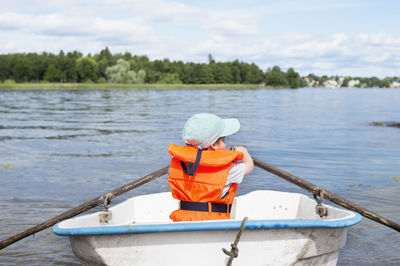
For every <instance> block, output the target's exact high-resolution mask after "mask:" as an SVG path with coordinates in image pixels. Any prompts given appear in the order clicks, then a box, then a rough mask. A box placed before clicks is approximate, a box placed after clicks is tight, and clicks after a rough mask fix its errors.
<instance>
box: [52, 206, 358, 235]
mask: <svg viewBox="0 0 400 266" xmlns="http://www.w3.org/2000/svg"><path fill="white" fill-rule="evenodd" d="M348 212H350V213H351V214H352V215H350V216H351V217H349V218H344V219H343V218H342V219H335V220H310V219H284V220H271V219H269V220H248V221H247V222H246V225H245V229H250V230H251V229H253V230H257V229H279V228H283V229H286V228H346V227H350V226H353V225H356V224H358V223H359V222H360V221H361V215H360V214H358V213H355V212H352V211H348ZM60 223H62V222H60ZM60 223H57V224H56V225H54V226H53V232H54V233H55V234H56V235H59V236H89V235H120V234H143V233H161V232H186V231H216V230H238V229H240V226H241V223H242V221H241V220H221V221H201V222H171V223H160V224H128V225H105V226H95V227H79V228H61V227H60V226H59V224H60Z"/></svg>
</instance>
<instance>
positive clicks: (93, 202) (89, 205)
mask: <svg viewBox="0 0 400 266" xmlns="http://www.w3.org/2000/svg"><path fill="white" fill-rule="evenodd" d="M167 172H168V167H164V168H161V169H159V170H157V171H155V172H153V173H151V174H148V175H146V176H144V177H142V178H139V179H137V180H135V181H132V182H130V183H128V184H126V185H124V186H121V187H119V188H116V189H114V190H112V191H110V192H108V193H106V194H103V195H101V196H99V197H97V198H94V199H92V200H89V201H86V202H85V203H83V204H81V205H79V206H77V207H75V208H72V209H70V210H68V211H66V212H63V213H61V214H59V215H57V216H55V217H53V218H51V219H49V220H47V221H45V222H43V223H41V224H38V225H36V226H34V227H32V228H29V229H28V230H25V231H24V232H21V233H19V234H16V235H14V236H12V237H10V238H7V239H5V240H3V241H1V242H0V250H1V249H3V248H5V247H7V246H9V245H11V244H13V243H15V242H17V241H19V240H21V239H23V238H25V237H27V236H30V235H33V234H35V233H37V232H39V231H42V230H44V229H46V228H48V227H50V226H52V225H55V224H56V223H58V222H60V221H62V220H65V219H68V218H71V217H73V216H75V215H78V214H80V213H82V212H84V211H87V210H89V209H92V208H94V207H96V206H97V205H100V204H103V203H104V200H107V201H108V200H111V199H113V198H115V197H117V196H119V195H121V194H123V193H125V192H128V191H130V190H132V189H134V188H137V187H140V186H141V185H144V184H146V183H148V182H150V181H152V180H154V179H156V178H159V177H160V176H163V175H165V174H166V173H167Z"/></svg>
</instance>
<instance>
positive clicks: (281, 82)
mask: <svg viewBox="0 0 400 266" xmlns="http://www.w3.org/2000/svg"><path fill="white" fill-rule="evenodd" d="M265 85H268V86H273V87H288V86H289V81H288V80H287V77H286V74H285V73H284V72H282V71H281V69H280V67H278V66H274V67H273V68H272V69H268V71H267V73H266V74H265Z"/></svg>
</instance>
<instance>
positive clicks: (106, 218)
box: [99, 193, 112, 224]
mask: <svg viewBox="0 0 400 266" xmlns="http://www.w3.org/2000/svg"><path fill="white" fill-rule="evenodd" d="M111 196H112V195H111V194H110V193H107V194H105V195H104V196H103V198H104V202H103V206H104V211H103V212H102V213H99V223H100V224H108V223H109V222H110V221H111V220H112V212H111V211H109V210H108V208H109V207H110V203H111Z"/></svg>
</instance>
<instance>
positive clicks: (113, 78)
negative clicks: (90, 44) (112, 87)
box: [105, 58, 146, 84]
mask: <svg viewBox="0 0 400 266" xmlns="http://www.w3.org/2000/svg"><path fill="white" fill-rule="evenodd" d="M105 72H106V76H107V79H108V82H110V83H130V84H138V83H144V80H145V77H146V72H145V71H144V70H142V69H141V70H139V71H138V72H135V71H133V70H130V64H129V62H128V61H126V60H124V59H122V58H121V59H118V61H117V63H116V64H115V65H113V66H110V67H107V68H106V71H105Z"/></svg>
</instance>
